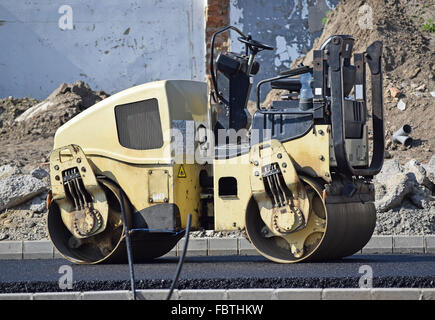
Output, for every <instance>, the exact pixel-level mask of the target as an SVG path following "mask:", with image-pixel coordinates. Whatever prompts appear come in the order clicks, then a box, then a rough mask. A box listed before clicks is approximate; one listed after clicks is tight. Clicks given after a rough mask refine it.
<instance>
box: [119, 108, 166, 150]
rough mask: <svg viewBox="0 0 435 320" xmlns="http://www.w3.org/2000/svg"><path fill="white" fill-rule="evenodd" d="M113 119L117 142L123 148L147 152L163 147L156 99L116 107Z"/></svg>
mask: <svg viewBox="0 0 435 320" xmlns="http://www.w3.org/2000/svg"><path fill="white" fill-rule="evenodd" d="M115 118H116V127H117V130H118V140H119V143H120V144H121V145H122V146H123V147H126V148H129V149H136V150H148V149H157V148H160V147H162V146H163V134H162V126H161V123H160V114H159V104H158V102H157V99H148V100H143V101H138V102H133V103H127V104H123V105H119V106H116V107H115Z"/></svg>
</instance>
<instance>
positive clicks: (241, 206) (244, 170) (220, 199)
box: [213, 153, 252, 230]
mask: <svg viewBox="0 0 435 320" xmlns="http://www.w3.org/2000/svg"><path fill="white" fill-rule="evenodd" d="M213 175H214V212H215V216H214V221H215V230H236V229H238V228H241V229H242V228H244V227H245V211H246V207H247V206H248V202H249V199H250V198H251V194H252V192H251V183H250V179H249V177H250V175H251V166H250V163H249V153H248V154H244V155H241V156H238V157H235V158H232V159H223V160H215V161H214V167H213ZM222 177H234V178H235V179H236V180H237V196H236V197H229V196H219V179H220V178H222Z"/></svg>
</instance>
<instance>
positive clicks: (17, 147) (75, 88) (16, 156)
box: [0, 81, 108, 167]
mask: <svg viewBox="0 0 435 320" xmlns="http://www.w3.org/2000/svg"><path fill="white" fill-rule="evenodd" d="M106 97H108V95H107V94H106V93H104V92H103V91H92V89H91V88H90V87H89V85H88V84H86V83H84V82H83V81H77V82H75V83H73V84H65V83H62V84H61V85H60V86H59V87H58V88H57V89H56V90H54V91H53V92H52V93H51V94H50V95H49V96H48V97H47V99H45V100H43V101H37V100H35V99H31V98H23V99H18V98H13V97H9V98H7V99H1V100H0V133H1V134H0V148H1V150H2V153H1V154H0V165H1V164H8V163H9V164H14V165H16V166H18V167H25V166H32V167H33V166H36V165H37V164H40V163H44V162H46V161H48V156H49V153H50V150H51V149H52V147H53V136H54V134H55V132H56V130H57V128H59V127H60V126H61V125H63V124H64V123H65V122H67V121H68V120H70V119H71V118H72V117H74V116H75V115H77V114H79V113H80V112H82V111H83V110H85V109H87V108H89V107H90V106H92V105H93V104H95V103H97V102H99V101H101V100H103V99H104V98H106Z"/></svg>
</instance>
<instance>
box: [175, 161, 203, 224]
mask: <svg viewBox="0 0 435 320" xmlns="http://www.w3.org/2000/svg"><path fill="white" fill-rule="evenodd" d="M183 168H184V172H185V175H186V177H184V178H183V177H180V178H179V177H178V172H179V171H180V164H175V166H174V173H175V175H174V195H175V199H174V203H175V204H176V205H177V206H178V208H179V209H180V216H181V225H182V227H183V228H184V227H185V226H186V223H187V215H188V214H189V213H190V214H192V227H193V228H194V229H195V228H197V227H198V226H199V217H200V212H201V186H200V184H199V173H200V172H201V170H202V169H204V166H200V165H198V164H183Z"/></svg>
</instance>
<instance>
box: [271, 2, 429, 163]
mask: <svg viewBox="0 0 435 320" xmlns="http://www.w3.org/2000/svg"><path fill="white" fill-rule="evenodd" d="M363 5H368V6H370V8H371V10H372V13H373V20H372V23H373V27H372V28H371V29H364V28H361V27H360V23H361V22H364V21H361V17H362V16H363V14H362V15H361V14H358V12H359V9H360V8H361V6H363ZM434 13H435V3H434V2H433V1H430V0H425V1H422V0H384V1H379V0H367V1H346V0H342V1H341V2H340V4H339V5H338V6H337V7H336V8H335V9H334V10H333V11H332V12H330V13H329V14H328V17H327V22H326V25H325V28H324V30H323V33H322V35H321V36H320V37H319V38H318V39H316V40H315V42H314V46H313V48H315V49H318V48H320V46H321V45H322V43H323V42H324V41H325V40H326V39H328V38H329V37H330V36H332V35H334V34H349V35H352V36H353V37H354V38H355V46H354V52H363V51H364V50H365V49H366V48H367V47H368V46H369V45H370V44H371V43H372V42H374V41H376V40H381V41H382V42H383V44H384V51H383V69H384V107H385V131H386V139H387V151H388V152H387V157H393V158H395V159H397V160H399V161H400V163H405V162H407V161H409V160H410V159H411V158H416V159H417V160H418V161H420V162H426V161H428V160H429V159H430V157H431V155H432V154H433V150H434V147H435V145H434V143H435V131H434V130H433V129H432V128H433V126H434V124H435V119H434V115H435V109H434V107H435V103H434V99H435V97H434V96H432V94H431V92H433V91H434V90H435V34H434V33H433V32H432V33H430V32H427V31H422V26H423V25H424V24H425V22H427V20H428V19H429V18H433V16H434ZM299 63H303V64H304V65H311V63H312V50H311V51H310V52H308V53H307V55H306V56H304V57H301V58H299V59H297V60H296V61H295V62H294V63H293V65H292V67H295V66H296V65H298V64H299ZM282 94H283V92H280V91H278V90H272V91H271V92H270V93H269V95H268V96H267V97H266V99H265V101H264V102H263V105H264V106H266V107H269V106H270V105H271V102H272V101H274V100H278V99H279V97H280V96H281V95H282ZM433 94H435V93H433ZM367 97H368V98H369V103H370V93H369V92H368V94H367ZM400 101H401V102H400ZM399 102H400V107H401V109H403V106H404V105H405V109H404V110H401V109H399V108H398V106H397V105H398V104H399ZM404 124H409V125H411V126H412V128H413V133H412V134H411V136H412V137H413V139H414V142H413V144H412V145H411V146H410V148H404V147H402V146H400V145H395V144H394V143H392V142H391V140H390V139H391V135H392V133H394V132H395V131H396V130H397V129H399V128H400V127H401V126H402V125H404Z"/></svg>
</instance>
